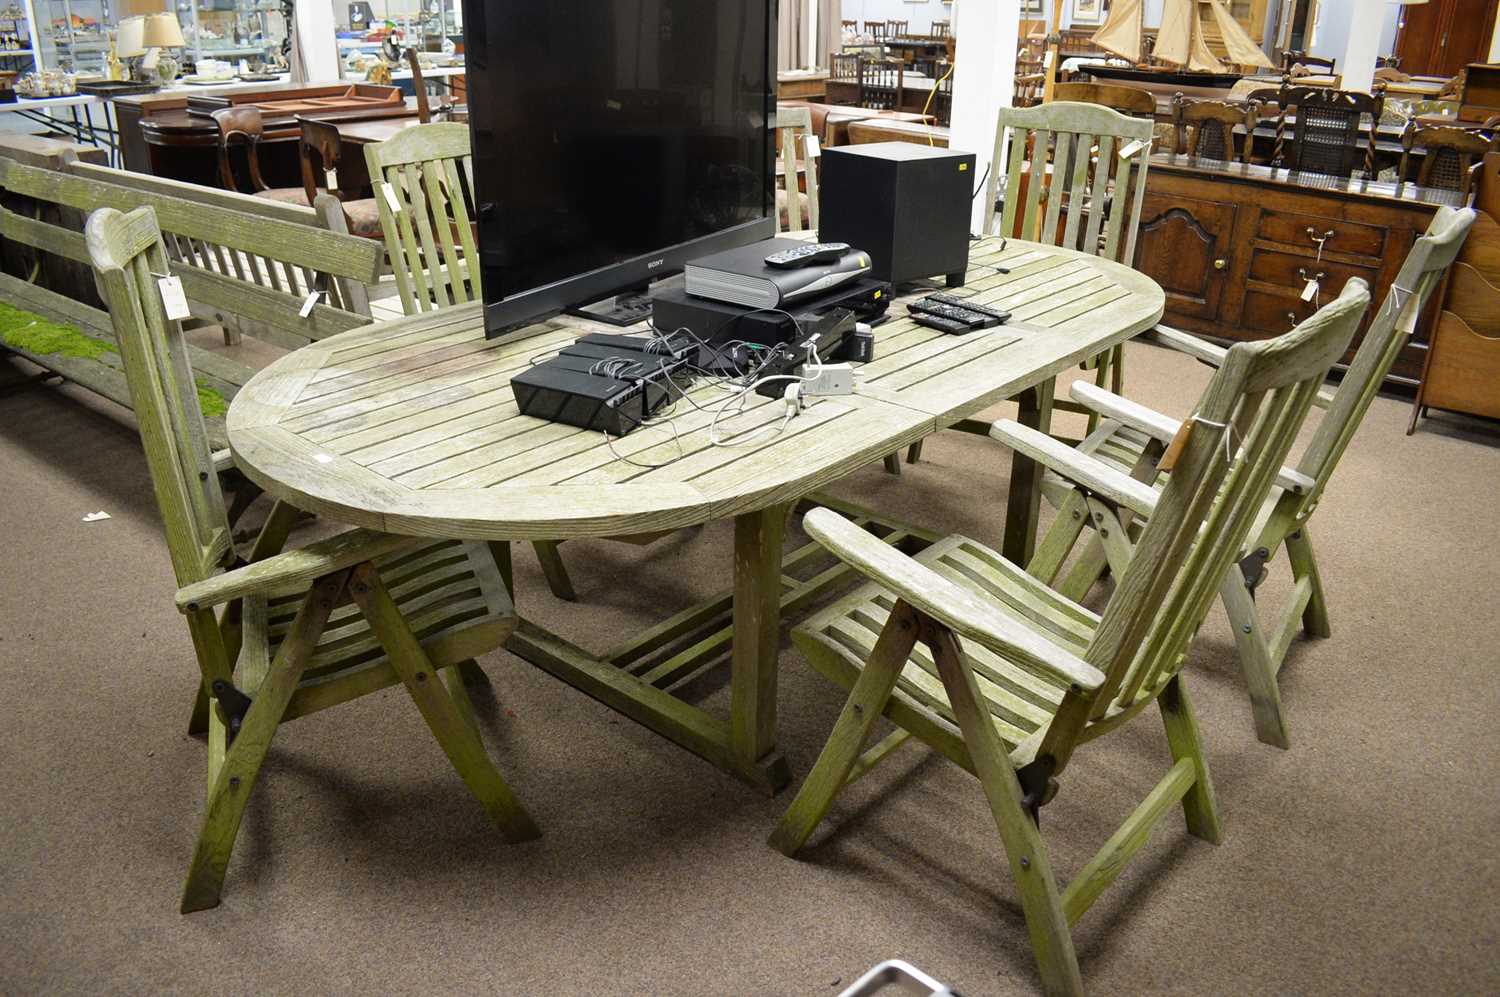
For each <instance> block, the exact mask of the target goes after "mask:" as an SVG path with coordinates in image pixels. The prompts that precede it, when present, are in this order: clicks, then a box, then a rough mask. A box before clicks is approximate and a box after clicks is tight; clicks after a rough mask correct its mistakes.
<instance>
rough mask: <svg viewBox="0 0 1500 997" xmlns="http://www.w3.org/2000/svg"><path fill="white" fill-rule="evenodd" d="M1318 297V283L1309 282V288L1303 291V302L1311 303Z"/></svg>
mask: <svg viewBox="0 0 1500 997" xmlns="http://www.w3.org/2000/svg"><path fill="white" fill-rule="evenodd" d="M1317 296H1318V282H1317V281H1315V280H1310V281H1308V282H1307V286H1306V287H1304V288H1303V289H1302V300H1303V301H1311V300H1312V299H1313V298H1316V297H1317Z"/></svg>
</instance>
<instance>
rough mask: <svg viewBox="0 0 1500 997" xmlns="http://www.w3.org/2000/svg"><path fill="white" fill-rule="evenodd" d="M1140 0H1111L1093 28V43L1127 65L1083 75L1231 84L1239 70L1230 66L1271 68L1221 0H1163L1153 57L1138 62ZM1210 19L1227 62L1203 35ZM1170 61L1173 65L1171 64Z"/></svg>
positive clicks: (1141, 17)
mask: <svg viewBox="0 0 1500 997" xmlns="http://www.w3.org/2000/svg"><path fill="white" fill-rule="evenodd" d="M1145 17H1146V11H1145V0H1114V3H1113V4H1111V5H1110V10H1109V20H1107V21H1106V22H1105V23H1104V27H1102V28H1100V29H1099V30H1098V31H1096V32H1094V36H1093V40H1094V44H1096V45H1098V46H1099V47H1100V48H1102V49H1105V50H1107V51H1109V52H1113V53H1114V54H1115V55H1118V56H1120V57H1121V58H1123V59H1129V60H1130V61H1131V62H1132V63H1133V64H1134V65H1133V66H1129V67H1126V66H1100V65H1092V66H1089V67H1087V69H1088V72H1089V75H1091V76H1094V77H1096V78H1101V79H1114V80H1134V81H1137V82H1141V83H1166V84H1171V85H1173V86H1196V87H1221V88H1222V87H1232V86H1234V84H1235V83H1237V82H1238V81H1239V79H1240V77H1241V75H1242V74H1240V73H1237V72H1235V71H1234V69H1233V67H1234V66H1246V67H1254V68H1258V69H1274V68H1275V67H1274V66H1273V65H1272V64H1271V60H1270V59H1267V58H1266V54H1265V53H1264V52H1262V51H1261V50H1260V47H1259V46H1258V45H1256V44H1255V42H1254V41H1252V40H1251V38H1250V36H1249V35H1247V34H1246V33H1245V29H1244V28H1242V27H1240V24H1239V22H1238V21H1236V20H1235V19H1234V15H1233V14H1231V13H1230V12H1229V8H1227V7H1226V6H1224V3H1223V0H1166V2H1165V3H1164V4H1163V5H1162V12H1161V27H1160V28H1159V29H1158V30H1157V33H1156V45H1155V47H1153V48H1152V50H1151V60H1152V62H1153V63H1160V64H1161V65H1146V64H1145V63H1143V62H1142V54H1143V52H1142V50H1143V47H1144V46H1143V44H1142V39H1143V38H1144V36H1145V34H1146V25H1145ZM1209 25H1212V26H1213V28H1215V29H1217V30H1216V33H1217V34H1218V35H1219V38H1220V40H1221V41H1222V42H1223V43H1224V48H1225V50H1226V51H1227V52H1228V54H1229V60H1228V61H1229V63H1230V65H1225V63H1224V62H1223V61H1222V60H1220V59H1219V57H1218V56H1216V55H1215V54H1214V53H1213V50H1211V49H1210V48H1209V47H1208V42H1207V41H1205V40H1204V33H1205V28H1206V27H1207V26H1209ZM1170 67H1178V68H1176V69H1173V68H1170Z"/></svg>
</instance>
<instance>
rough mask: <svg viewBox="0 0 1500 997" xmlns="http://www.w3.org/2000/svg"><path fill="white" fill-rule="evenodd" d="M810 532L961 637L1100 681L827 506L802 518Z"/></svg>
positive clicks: (1072, 679)
mask: <svg viewBox="0 0 1500 997" xmlns="http://www.w3.org/2000/svg"><path fill="white" fill-rule="evenodd" d="M802 528H803V529H805V530H806V531H807V533H808V535H809V536H811V537H812V538H813V539H814V540H816V541H818V543H820V544H822V545H823V546H824V547H826V548H828V550H829V552H830V553H832V554H833V555H834V556H835V557H837V558H838V559H839V560H841V561H843V562H844V563H846V564H848V565H850V566H851V567H853V568H854V569H855V570H856V571H858V572H859V573H860V574H862V575H864V576H865V577H867V578H869V579H870V580H871V581H874V582H877V583H878V584H880V585H882V586H884V587H885V588H887V589H889V590H890V591H891V592H892V593H893V594H894V595H895V596H896V597H897V598H899V599H902V600H904V601H905V602H907V603H908V604H909V605H911V606H912V607H913V608H915V609H916V610H918V611H919V612H921V613H925V614H926V615H928V616H930V617H932V618H933V619H934V620H937V621H938V622H939V623H942V624H943V625H944V626H946V627H948V628H949V629H951V630H952V631H953V632H954V633H956V634H958V635H959V636H960V637H964V638H967V639H969V640H975V641H978V642H980V643H981V644H983V645H985V646H986V647H988V648H990V649H991V650H993V651H995V653H997V654H1004V655H1006V656H1009V657H1013V658H1015V659H1016V660H1017V661H1018V663H1020V664H1023V665H1028V666H1030V667H1034V668H1041V669H1044V670H1046V671H1048V672H1051V673H1052V674H1054V675H1056V676H1057V677H1058V678H1060V679H1062V680H1063V681H1065V682H1068V683H1070V684H1072V685H1075V686H1077V687H1078V688H1080V689H1083V690H1087V691H1092V690H1094V689H1098V688H1099V687H1100V686H1102V685H1103V684H1104V673H1103V672H1101V671H1099V669H1097V668H1095V667H1094V666H1093V665H1090V664H1089V663H1088V662H1086V661H1084V660H1083V659H1081V658H1079V657H1077V656H1075V655H1073V654H1070V653H1068V652H1067V651H1065V650H1063V649H1062V648H1060V647H1058V646H1057V645H1056V644H1053V643H1052V642H1051V641H1049V640H1047V639H1045V638H1044V637H1042V636H1041V635H1039V634H1037V633H1035V632H1033V631H1032V630H1029V629H1027V628H1026V626H1025V625H1024V624H1022V623H1020V622H1019V621H1017V620H1014V619H1012V618H1011V617H1009V616H1006V615H1005V614H1004V613H1002V612H1000V611H999V610H997V609H995V608H994V607H993V606H991V605H989V604H988V603H986V602H985V601H984V600H983V599H981V598H980V597H979V596H977V595H975V594H974V593H973V592H970V591H968V590H967V589H964V588H961V587H959V586H958V585H956V584H954V583H953V582H951V581H949V580H948V579H947V578H944V577H943V576H942V575H940V574H938V573H937V572H936V571H933V570H932V569H931V568H929V567H927V566H926V565H925V564H922V563H921V562H919V561H915V560H913V559H912V558H910V557H908V556H906V555H905V554H903V553H901V552H900V551H898V550H896V549H895V548H893V547H891V546H890V545H889V544H887V543H884V542H882V541H880V540H877V539H876V538H875V537H873V536H871V535H870V534H869V533H867V532H865V531H864V530H862V529H860V528H859V527H858V526H855V525H854V524H853V523H851V522H849V521H848V520H847V519H845V518H844V517H843V516H840V515H839V514H838V513H836V512H834V511H833V510H831V509H813V510H811V511H810V512H808V514H807V516H806V517H805V518H804V519H803V520H802Z"/></svg>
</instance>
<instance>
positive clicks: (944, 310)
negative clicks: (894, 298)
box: [906, 301, 1000, 329]
mask: <svg viewBox="0 0 1500 997" xmlns="http://www.w3.org/2000/svg"><path fill="white" fill-rule="evenodd" d="M906 310H907V311H909V312H922V313H924V314H927V315H936V316H937V317H938V318H945V319H947V320H948V321H950V322H961V323H963V324H964V325H966V326H968V327H969V328H970V329H988V328H990V327H991V326H995V325H999V324H1000V323H999V322H998V321H997V320H996V319H994V318H991V317H990V316H988V315H981V314H980V313H979V312H971V311H969V310H968V309H967V308H955V307H953V306H952V305H935V304H932V303H931V302H930V301H913V302H911V303H910V304H908V305H907V306H906Z"/></svg>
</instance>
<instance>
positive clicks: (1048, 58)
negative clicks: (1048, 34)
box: [1042, 48, 1052, 69]
mask: <svg viewBox="0 0 1500 997" xmlns="http://www.w3.org/2000/svg"><path fill="white" fill-rule="evenodd" d="M1042 68H1043V69H1051V68H1052V50H1051V49H1050V48H1049V49H1048V50H1047V51H1046V52H1043V53H1042Z"/></svg>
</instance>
